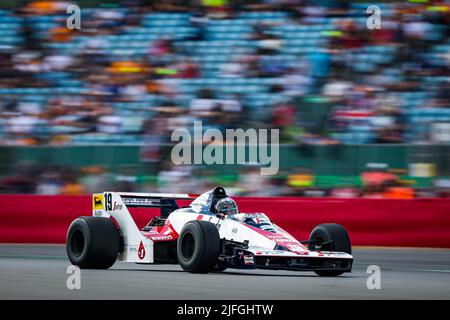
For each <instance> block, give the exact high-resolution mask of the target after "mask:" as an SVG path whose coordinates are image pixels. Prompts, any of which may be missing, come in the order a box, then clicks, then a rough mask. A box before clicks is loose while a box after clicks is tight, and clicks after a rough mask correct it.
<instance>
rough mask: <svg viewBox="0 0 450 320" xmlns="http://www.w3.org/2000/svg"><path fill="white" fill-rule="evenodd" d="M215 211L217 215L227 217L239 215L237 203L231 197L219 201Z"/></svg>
mask: <svg viewBox="0 0 450 320" xmlns="http://www.w3.org/2000/svg"><path fill="white" fill-rule="evenodd" d="M215 209H216V212H217V213H222V214H226V215H233V214H237V213H239V212H238V207H237V204H236V202H235V201H234V200H233V199H231V198H229V197H226V198H223V199H220V200H219V201H217V203H216V206H215Z"/></svg>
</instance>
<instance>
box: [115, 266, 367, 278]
mask: <svg viewBox="0 0 450 320" xmlns="http://www.w3.org/2000/svg"><path fill="white" fill-rule="evenodd" d="M109 270H110V271H139V272H142V271H144V272H172V273H186V272H185V271H183V270H171V269H131V268H126V269H123V268H120V269H109ZM208 274H209V275H219V276H224V277H225V276H246V277H247V276H250V277H283V278H289V277H291V278H318V279H319V278H327V277H319V276H317V275H315V274H304V273H299V274H277V271H273V273H250V272H248V273H247V272H245V273H244V272H238V271H224V272H210V273H208ZM199 275H205V274H199ZM328 278H336V277H328ZM337 278H343V279H345V278H347V279H348V278H360V277H359V276H355V275H351V274H346V275H341V276H339V277H337Z"/></svg>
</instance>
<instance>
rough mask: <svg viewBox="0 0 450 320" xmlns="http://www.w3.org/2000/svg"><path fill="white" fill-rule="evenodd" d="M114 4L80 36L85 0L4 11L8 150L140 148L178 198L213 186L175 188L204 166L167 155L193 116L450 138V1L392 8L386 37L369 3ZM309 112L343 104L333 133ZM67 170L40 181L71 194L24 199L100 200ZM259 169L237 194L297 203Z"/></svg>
mask: <svg viewBox="0 0 450 320" xmlns="http://www.w3.org/2000/svg"><path fill="white" fill-rule="evenodd" d="M104 2H108V3H109V2H112V4H108V5H105V4H103V5H97V6H96V7H83V6H81V14H82V16H81V29H79V30H69V29H68V28H67V27H66V20H67V18H68V16H69V15H68V14H67V13H66V9H67V7H68V5H70V4H71V3H77V2H76V1H74V2H63V1H25V4H24V5H21V6H14V7H12V8H5V9H3V10H0V145H12V146H34V145H55V146H58V145H86V144H107V143H112V144H141V145H142V161H146V162H149V163H153V164H155V167H156V168H159V169H160V170H158V171H157V172H155V174H156V175H158V176H159V179H160V180H161V179H162V180H164V179H166V180H167V181H169V182H168V183H166V184H165V185H166V188H162V189H163V190H174V189H177V188H186V187H188V186H189V183H194V184H196V185H197V186H198V183H199V182H198V181H194V182H189V183H187V182H186V183H185V184H182V183H180V182H179V181H178V180H176V179H185V177H186V176H189V175H192V174H191V173H190V172H189V170H191V169H189V168H167V167H170V164H166V163H165V161H164V160H163V157H162V155H161V146H162V145H164V144H166V143H168V142H170V134H171V133H172V131H173V130H174V129H176V128H180V127H186V128H189V127H190V126H192V124H193V121H194V120H202V121H203V124H204V128H205V129H206V128H211V127H212V128H218V129H220V130H224V129H226V128H244V129H245V128H248V127H252V128H279V129H280V130H281V138H282V142H287V143H293V144H333V145H335V144H366V143H432V142H433V143H449V142H450V133H449V132H450V129H449V128H448V126H450V125H449V123H450V102H449V101H450V99H449V88H450V86H449V79H450V72H449V71H450V70H449V66H450V50H449V49H450V41H449V39H450V37H449V26H450V21H449V20H450V14H449V11H450V2H449V1H448V0H441V1H434V0H429V1H427V0H423V1H411V2H405V1H398V2H397V1H387V2H380V3H378V1H377V3H376V4H377V5H379V6H380V8H381V29H375V30H369V29H368V27H367V25H366V21H367V18H368V16H369V15H368V14H367V13H366V9H367V7H368V6H369V5H370V4H371V3H361V2H357V1H333V0H327V1H309V0H284V1H227V0H203V1H192V2H189V1H164V2H163V1H140V0H127V1H125V0H124V1H104ZM305 100H308V101H321V102H326V103H329V104H331V105H332V108H331V109H330V110H329V112H328V114H327V117H326V120H325V121H324V122H323V123H321V124H320V126H319V128H318V127H317V126H310V124H308V123H307V121H305V119H303V118H302V115H301V113H299V112H298V105H299V104H301V103H303V102H304V101H305ZM442 124H444V127H442ZM435 125H438V126H439V125H441V127H439V128H441V129H436V128H434V127H433V126H435ZM445 125H446V126H447V127H445ZM312 127H314V129H311V128H312ZM439 130H441V131H439ZM86 170H87V172H83V173H82V174H83V177H85V178H86V177H92V176H96V177H97V176H99V175H101V174H107V173H105V172H104V169H101V168H96V169H92V168H91V169H86ZM92 170H94V171H92ZM25 171H27V170H24V172H25ZM60 171H61V170H55V168H50V169H49V168H47V169H45V170H41V171H40V172H39V174H38V173H36V172H35V173H34V174H38V176H40V177H41V178H42V179H43V181H53V180H52V179H51V177H52V175H53V176H54V177H57V180H58V181H59V182H58V183H56V184H52V183H50V184H51V185H57V186H58V189H57V190H58V191H55V190H56V189H51V188H50V189H48V188H44V187H42V186H40V187H39V185H36V183H38V184H39V182H36V181H35V182H33V183H32V184H33V186H29V188H31V189H27V190H28V191H25V190H23V192H37V193H54V192H57V193H67V192H69V193H83V192H90V191H99V190H100V189H98V188H97V187H92V185H95V183H93V182H92V179H91V180H90V181H91V182H89V179H87V180H88V182H86V179H85V180H83V179H81V178H80V177H79V174H80V173H76V174H74V173H67V172H69V171H71V170H69V169H64V170H63V171H64V173H61V172H60ZM251 171H252V170H249V173H248V174H247V173H245V174H243V176H242V177H241V178H242V179H241V180H243V181H247V182H242V181H241V183H242V184H241V187H238V188H237V189H239V190H243V189H244V190H247V192H246V193H247V194H257V195H259V194H264V193H266V192H269V193H270V194H297V193H298V192H297V191H293V190H292V188H289V184H287V183H285V182H286V181H284V182H283V181H281V182H280V181H277V179H272V180H270V183H269V182H267V181H262V182H261V183H259V182H257V183H255V181H256V180H258V179H263V178H262V177H258V178H255V179H256V180H255V179H253V178H251V177H253V174H252V173H251ZM100 173H101V174H100ZM22 174H23V172H22ZM117 176H118V177H119V178H120V177H122V178H123V177H128V175H120V174H119V175H117ZM174 177H176V178H174ZM249 177H250V178H249ZM7 178H8V179H11V178H12V179H14V177H13V176H10V177H7ZM122 178H120V179H122ZM123 179H125V180H123V181H128V180H127V179H126V178H123ZM171 179H172V180H171ZM173 179H175V180H173ZM246 179H247V180H246ZM82 181H84V182H82ZM121 181H122V180H121ZM170 181H172V184H171V183H170ZM267 183H269V185H270V186H267V185H265V184H267ZM67 184H68V186H69V187H71V186H77V187H76V188H73V189H71V188H69V189H64V188H63V186H64V185H67ZM242 185H244V186H242ZM255 185H256V186H259V188H258V190H254V192H252V191H248V190H253V189H254V188H255ZM252 188H253V189H252ZM285 188H288V190H286V189H285ZM4 189H5V190H13V189H8V187H4ZM267 190H269V191H267ZM184 191H185V190H184ZM360 194H361V192H360V190H359V191H358V190H357V191H355V194H354V195H355V196H357V195H360Z"/></svg>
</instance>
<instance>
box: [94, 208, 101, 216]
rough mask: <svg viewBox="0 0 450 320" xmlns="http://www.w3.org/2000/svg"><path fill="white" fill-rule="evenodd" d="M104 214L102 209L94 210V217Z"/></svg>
mask: <svg viewBox="0 0 450 320" xmlns="http://www.w3.org/2000/svg"><path fill="white" fill-rule="evenodd" d="M102 215H103V211H102V210H95V211H94V217H101V216H102Z"/></svg>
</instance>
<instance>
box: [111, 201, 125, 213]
mask: <svg viewBox="0 0 450 320" xmlns="http://www.w3.org/2000/svg"><path fill="white" fill-rule="evenodd" d="M122 208H123V205H122V204H120V203H117V202H116V201H114V205H113V211H117V210H122Z"/></svg>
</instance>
